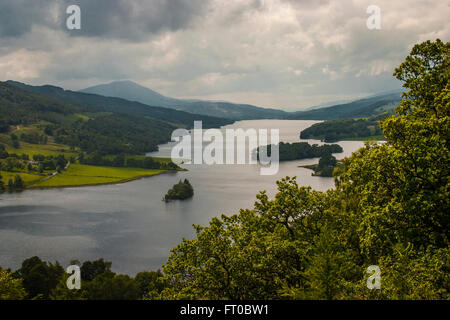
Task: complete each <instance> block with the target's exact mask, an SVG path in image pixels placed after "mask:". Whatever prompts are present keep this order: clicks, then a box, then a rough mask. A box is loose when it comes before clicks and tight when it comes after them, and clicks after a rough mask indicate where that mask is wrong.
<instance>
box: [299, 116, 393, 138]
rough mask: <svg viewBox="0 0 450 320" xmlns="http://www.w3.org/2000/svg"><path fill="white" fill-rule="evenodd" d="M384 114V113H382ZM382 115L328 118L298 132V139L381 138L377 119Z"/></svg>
mask: <svg viewBox="0 0 450 320" xmlns="http://www.w3.org/2000/svg"><path fill="white" fill-rule="evenodd" d="M384 116H386V114H385V115H384ZM382 117H383V115H378V116H372V117H370V118H367V119H344V120H329V121H325V122H319V123H315V124H313V125H312V126H311V127H309V128H306V129H305V130H303V131H302V132H301V133H300V139H318V140H323V141H325V142H336V141H340V140H353V139H361V138H365V139H369V138H371V137H374V138H383V133H382V132H381V129H380V126H379V121H380V120H381V119H382Z"/></svg>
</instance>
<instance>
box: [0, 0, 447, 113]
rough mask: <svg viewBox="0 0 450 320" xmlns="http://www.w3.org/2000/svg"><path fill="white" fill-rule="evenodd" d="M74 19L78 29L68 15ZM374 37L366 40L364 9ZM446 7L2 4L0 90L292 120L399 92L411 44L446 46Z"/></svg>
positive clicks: (422, 0)
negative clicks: (235, 108)
mask: <svg viewBox="0 0 450 320" xmlns="http://www.w3.org/2000/svg"><path fill="white" fill-rule="evenodd" d="M70 4H77V5H79V6H80V8H81V30H68V29H67V28H66V19H67V17H68V15H67V14H66V8H67V6H68V5H70ZM372 4H375V5H378V6H379V7H380V9H381V29H380V30H369V29H368V28H367V26H366V20H367V18H368V17H369V16H370V14H368V13H366V10H367V7H368V6H369V5H372ZM449 17H450V2H449V1H444V0H428V1H427V0H402V1H400V0H370V1H366V0H145V1H144V0H81V1H75V0H70V1H69V0H1V1H0V80H2V81H3V80H17V81H22V82H26V83H29V84H35V85H42V84H54V85H58V86H62V87H64V88H66V89H72V90H75V89H82V88H85V87H88V86H91V85H96V84H100V83H108V82H111V81H115V80H125V79H129V80H133V81H135V82H137V83H140V84H141V85H144V86H147V87H149V88H151V89H153V90H156V91H158V92H160V93H162V94H165V95H167V96H171V97H183V98H201V99H211V100H227V101H231V102H241V103H250V104H254V105H258V106H262V107H275V108H282V109H285V110H296V109H297V110H298V109H302V108H305V107H309V106H313V105H318V104H321V103H325V102H328V101H338V100H344V99H351V98H356V97H361V96H364V95H367V94H371V93H378V92H382V91H388V90H392V89H398V88H400V83H399V82H398V81H397V80H395V79H394V78H393V77H392V73H393V70H394V68H395V67H396V66H397V65H398V64H399V63H401V62H402V61H403V59H404V57H405V56H406V55H407V54H408V52H409V50H410V49H411V48H412V46H413V45H414V44H415V43H418V42H421V41H424V40H428V39H431V40H435V39H436V38H440V39H442V40H443V41H449V38H450V19H449Z"/></svg>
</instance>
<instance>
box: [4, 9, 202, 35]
mask: <svg viewBox="0 0 450 320" xmlns="http://www.w3.org/2000/svg"><path fill="white" fill-rule="evenodd" d="M208 3H209V1H207V0H32V1H30V0H14V1H12V0H11V1H10V0H6V1H5V0H2V1H0V37H20V36H23V35H24V34H26V33H28V32H30V30H31V29H32V27H33V26H34V25H37V26H46V27H49V28H51V29H53V30H55V31H58V30H61V31H65V32H67V34H68V35H70V36H86V37H103V38H118V39H124V40H127V41H142V40H145V39H148V38H149V37H151V36H152V35H154V34H157V33H159V32H162V31H176V30H179V29H183V28H185V27H187V26H188V25H189V24H190V23H191V21H192V20H193V19H194V18H196V17H198V16H201V15H202V14H203V13H204V12H205V10H206V8H207V7H208ZM74 4H75V5H78V6H79V7H80V9H81V22H82V28H81V30H68V29H67V28H66V19H67V17H68V14H67V13H66V9H67V7H68V6H69V5H74Z"/></svg>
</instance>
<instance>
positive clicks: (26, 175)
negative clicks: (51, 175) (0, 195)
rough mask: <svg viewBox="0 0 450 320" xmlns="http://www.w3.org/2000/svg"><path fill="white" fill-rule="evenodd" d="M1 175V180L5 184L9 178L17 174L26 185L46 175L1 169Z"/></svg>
mask: <svg viewBox="0 0 450 320" xmlns="http://www.w3.org/2000/svg"><path fill="white" fill-rule="evenodd" d="M0 174H1V176H2V180H3V182H4V183H5V184H7V183H8V180H9V179H12V180H14V177H15V176H16V175H19V176H20V177H21V178H22V180H23V182H25V184H26V185H30V184H33V183H35V182H37V181H39V180H42V179H44V178H45V177H46V176H45V175H39V174H31V173H25V172H6V171H1V172H0Z"/></svg>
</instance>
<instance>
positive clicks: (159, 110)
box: [6, 80, 232, 128]
mask: <svg viewBox="0 0 450 320" xmlns="http://www.w3.org/2000/svg"><path fill="white" fill-rule="evenodd" d="M6 83H8V84H10V85H14V86H17V87H20V88H22V89H24V90H26V91H28V92H33V93H37V94H40V95H44V96H47V97H51V98H54V99H58V100H60V101H63V102H66V103H71V104H75V105H79V106H85V107H92V108H96V109H100V110H102V111H106V112H114V113H123V114H129V115H132V116H143V117H151V118H153V119H158V120H163V121H166V122H170V123H173V124H181V125H182V126H186V127H192V126H193V124H194V121H196V120H199V121H200V120H201V121H202V122H203V127H205V128H210V127H220V126H222V125H226V124H230V123H232V120H229V119H223V118H217V117H211V116H207V115H198V114H192V113H189V112H184V111H179V110H174V109H168V108H163V107H160V106H149V105H145V104H142V103H140V102H135V101H129V100H125V99H121V98H113V97H105V96H101V95H96V94H89V93H83V92H76V91H70V90H64V89H63V88H60V87H56V86H51V85H44V86H30V85H27V84H24V83H21V82H17V81H11V80H9V81H7V82H6Z"/></svg>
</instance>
